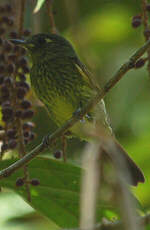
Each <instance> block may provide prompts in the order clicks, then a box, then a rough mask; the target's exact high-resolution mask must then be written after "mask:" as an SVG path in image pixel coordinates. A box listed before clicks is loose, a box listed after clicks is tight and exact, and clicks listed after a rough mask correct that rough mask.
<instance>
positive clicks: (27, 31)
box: [23, 29, 31, 37]
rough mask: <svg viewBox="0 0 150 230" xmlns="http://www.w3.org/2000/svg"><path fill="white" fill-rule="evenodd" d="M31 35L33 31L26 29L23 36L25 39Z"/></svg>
mask: <svg viewBox="0 0 150 230" xmlns="http://www.w3.org/2000/svg"><path fill="white" fill-rule="evenodd" d="M30 34H31V30H28V29H25V30H24V31H23V35H24V36H25V37H28V36H29V35H30Z"/></svg>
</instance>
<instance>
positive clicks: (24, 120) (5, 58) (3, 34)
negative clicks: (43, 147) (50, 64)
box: [0, 4, 35, 156]
mask: <svg viewBox="0 0 150 230" xmlns="http://www.w3.org/2000/svg"><path fill="white" fill-rule="evenodd" d="M13 28H14V18H13V9H12V7H11V5H10V4H5V5H3V6H0V105H1V113H2V121H1V125H0V133H1V134H2V135H0V140H1V141H2V143H3V144H2V147H1V156H2V155H3V153H4V152H5V151H6V150H8V149H14V148H16V147H17V145H18V137H19V135H20V134H19V133H18V130H20V128H21V130H22V133H23V136H24V137H23V139H24V144H27V143H29V142H30V141H32V140H33V138H34V136H35V134H34V133H33V127H34V124H33V123H32V122H29V121H28V119H31V118H32V117H33V114H34V112H33V110H32V104H31V102H30V101H29V100H27V99H26V98H25V97H26V95H27V93H28V91H29V89H30V86H29V84H28V83H27V82H26V74H28V73H29V67H28V63H27V60H26V58H25V54H26V50H25V49H24V48H23V47H19V46H17V45H13V44H12V43H11V42H10V41H9V40H8V39H7V37H9V38H19V35H18V33H17V31H15V30H14V29H13ZM28 35H30V31H29V30H24V31H23V36H24V37H25V36H28ZM18 124H19V125H20V126H21V127H19V128H18Z"/></svg>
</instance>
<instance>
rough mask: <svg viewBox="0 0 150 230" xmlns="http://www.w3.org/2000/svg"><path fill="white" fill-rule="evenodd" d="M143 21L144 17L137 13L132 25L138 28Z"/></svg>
mask: <svg viewBox="0 0 150 230" xmlns="http://www.w3.org/2000/svg"><path fill="white" fill-rule="evenodd" d="M141 23H142V18H141V16H140V15H136V16H134V17H133V18H132V27H133V28H137V27H139V26H140V25H141Z"/></svg>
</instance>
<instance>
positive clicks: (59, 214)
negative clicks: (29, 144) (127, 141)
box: [0, 157, 116, 228]
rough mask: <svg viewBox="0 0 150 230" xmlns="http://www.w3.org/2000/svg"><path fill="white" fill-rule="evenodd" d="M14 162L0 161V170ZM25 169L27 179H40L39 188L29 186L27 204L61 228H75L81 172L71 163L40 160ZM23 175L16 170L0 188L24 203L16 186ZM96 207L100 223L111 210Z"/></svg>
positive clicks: (23, 195) (21, 188) (99, 206)
mask: <svg viewBox="0 0 150 230" xmlns="http://www.w3.org/2000/svg"><path fill="white" fill-rule="evenodd" d="M13 162H14V161H12V160H5V161H1V162H0V168H6V167H8V166H9V165H10V164H12V163H13ZM28 169H29V173H30V179H32V178H37V179H39V180H40V185H39V186H32V185H31V186H30V190H31V203H30V205H31V206H32V207H33V208H34V209H35V210H37V211H39V212H40V213H42V214H43V215H44V216H46V217H48V218H49V219H50V220H51V221H53V222H54V223H55V224H56V225H58V226H60V227H62V228H72V227H77V226H78V225H79V215H80V213H79V210H80V207H79V202H80V177H81V169H80V168H79V167H77V166H75V165H73V164H71V163H64V162H61V161H58V160H53V159H49V158H40V157H39V158H36V159H34V160H33V161H32V162H31V163H30V164H29V166H28ZM22 176H23V170H22V169H19V170H18V171H17V172H15V173H13V174H12V175H11V176H9V177H7V178H4V179H2V180H0V186H3V187H6V188H10V189H13V190H15V191H16V192H17V193H18V194H20V195H21V196H22V197H23V198H24V200H26V191H25V187H24V186H23V187H16V179H17V178H18V177H22ZM100 204H101V205H100ZM97 206H98V207H97V220H98V221H100V219H101V218H102V217H104V216H105V217H107V210H110V207H108V206H106V205H104V204H103V205H102V203H101V202H98V205H97ZM112 212H113V211H112ZM115 215H116V214H115V212H114V216H115Z"/></svg>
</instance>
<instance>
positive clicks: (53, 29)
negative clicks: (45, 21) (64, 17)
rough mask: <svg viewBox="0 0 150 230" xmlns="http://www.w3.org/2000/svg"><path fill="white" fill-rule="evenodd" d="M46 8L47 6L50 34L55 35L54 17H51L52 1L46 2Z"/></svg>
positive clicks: (47, 0)
mask: <svg viewBox="0 0 150 230" xmlns="http://www.w3.org/2000/svg"><path fill="white" fill-rule="evenodd" d="M46 6H47V12H48V16H49V21H50V25H51V33H53V34H56V33H57V29H56V25H55V20H54V15H53V0H46Z"/></svg>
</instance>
